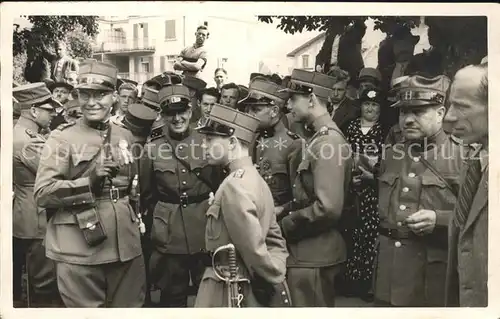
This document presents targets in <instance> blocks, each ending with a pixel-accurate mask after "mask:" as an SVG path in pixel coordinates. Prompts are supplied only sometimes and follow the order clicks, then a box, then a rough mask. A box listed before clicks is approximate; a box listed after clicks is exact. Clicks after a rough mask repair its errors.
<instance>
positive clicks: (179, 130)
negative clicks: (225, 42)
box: [141, 85, 222, 307]
mask: <svg viewBox="0 0 500 319" xmlns="http://www.w3.org/2000/svg"><path fill="white" fill-rule="evenodd" d="M158 98H159V103H160V107H161V114H162V118H163V120H164V123H165V125H164V126H163V127H162V131H161V134H157V135H155V137H152V138H151V140H150V144H149V145H148V146H147V150H148V151H147V152H145V154H144V157H143V159H141V162H142V163H141V172H142V174H143V175H142V176H141V192H142V196H143V197H144V199H143V200H144V202H146V205H147V207H148V208H149V211H150V212H151V213H152V217H153V221H152V229H151V242H152V245H153V251H152V254H151V258H150V260H149V270H150V276H151V277H150V278H151V282H152V284H154V285H155V286H157V287H158V288H160V290H161V296H160V306H161V307H186V306H187V296H188V294H189V280H190V278H191V280H192V282H193V285H194V286H195V287H196V288H197V287H198V285H199V283H200V280H201V276H202V275H203V270H204V266H203V264H202V262H201V259H202V257H203V255H202V254H200V251H201V250H202V249H204V248H205V242H204V234H203V230H204V229H205V222H206V219H205V213H206V211H207V209H208V199H209V194H210V192H215V191H216V190H217V188H218V187H219V184H220V181H221V180H222V169H219V168H217V167H212V166H209V165H208V162H207V160H206V158H205V157H204V156H203V150H202V148H201V144H202V139H203V136H202V135H201V134H199V133H198V132H196V131H193V129H192V128H191V126H190V119H191V116H192V109H191V97H190V94H189V89H188V88H187V87H186V86H184V85H168V86H165V87H163V88H162V89H161V90H160V91H159V93H158Z"/></svg>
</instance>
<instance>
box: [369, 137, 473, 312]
mask: <svg viewBox="0 0 500 319" xmlns="http://www.w3.org/2000/svg"><path fill="white" fill-rule="evenodd" d="M409 143H410V142H406V143H397V144H395V145H393V146H392V147H388V148H386V150H385V153H386V155H385V159H384V160H382V162H381V167H380V175H379V207H378V209H379V214H380V227H382V228H389V229H397V230H400V231H402V232H404V233H407V234H408V235H409V237H408V238H406V239H400V238H394V237H393V238H389V237H386V236H382V235H380V236H379V248H378V249H379V252H378V260H377V270H376V281H375V297H376V298H377V299H379V300H382V301H386V302H390V303H391V304H393V305H396V306H429V307H431V306H444V285H445V276H446V260H447V227H448V220H449V218H450V216H451V212H452V210H453V208H454V206H455V203H456V191H455V190H458V187H459V186H458V185H459V173H460V168H461V166H462V158H463V156H464V155H463V154H466V153H463V154H462V155H461V154H460V152H464V150H463V147H462V146H461V145H459V144H457V143H455V142H454V141H453V140H452V139H451V138H450V137H449V136H448V135H446V134H445V133H444V132H443V131H441V132H440V133H438V135H437V136H436V138H435V141H434V142H433V143H435V144H436V145H437V146H435V147H434V148H432V149H429V150H427V151H425V152H417V151H412V150H409V149H408V148H409V145H410V144H409ZM429 143H431V142H429ZM422 158H423V159H425V160H427V161H428V162H429V163H430V164H431V165H432V166H433V167H434V168H435V169H436V170H437V171H438V172H439V173H440V174H441V175H442V177H443V178H444V179H445V180H446V181H447V183H448V184H449V185H450V186H451V187H452V188H453V189H455V190H454V191H452V190H450V188H448V187H447V185H446V184H445V182H444V181H443V180H442V179H440V178H439V177H438V176H437V175H436V174H434V173H433V172H432V171H431V169H429V168H428V166H427V165H426V164H425V163H424V162H423V161H422ZM422 209H428V210H433V211H435V212H436V227H435V229H434V231H433V233H431V234H428V235H422V236H413V232H411V230H409V229H408V228H407V227H404V225H402V222H403V221H404V220H405V219H406V218H407V217H409V216H410V215H412V214H413V213H415V212H417V211H419V210H422ZM403 238H405V237H403Z"/></svg>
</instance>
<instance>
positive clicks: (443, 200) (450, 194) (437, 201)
mask: <svg viewBox="0 0 500 319" xmlns="http://www.w3.org/2000/svg"><path fill="white" fill-rule="evenodd" d="M448 183H449V185H450V187H452V186H451V185H453V184H458V181H457V180H455V181H451V183H450V182H448ZM450 187H448V186H447V185H446V183H445V182H444V181H443V180H441V179H440V178H439V177H437V176H436V175H434V174H432V173H430V174H429V173H428V172H426V173H425V174H423V175H422V193H421V195H420V196H421V197H420V203H421V207H420V209H424V208H425V209H440V210H452V209H453V208H454V206H455V201H456V196H455V194H454V191H452V190H451V189H450ZM457 188H458V186H457Z"/></svg>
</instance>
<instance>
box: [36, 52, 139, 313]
mask: <svg viewBox="0 0 500 319" xmlns="http://www.w3.org/2000/svg"><path fill="white" fill-rule="evenodd" d="M117 72H118V70H117V69H116V68H115V67H114V66H113V65H110V64H106V63H101V62H93V63H86V64H84V65H82V67H81V68H80V74H79V78H78V83H79V84H78V86H77V89H78V91H79V97H78V100H79V103H80V106H81V108H82V112H83V117H82V118H81V119H79V120H77V121H76V122H72V123H68V124H65V125H61V126H59V127H58V129H56V130H55V131H53V132H52V133H51V135H50V137H49V139H48V140H47V142H46V144H45V147H44V149H43V153H42V159H41V161H40V165H39V170H38V174H37V178H36V182H35V199H36V203H37V204H38V205H39V206H41V207H43V208H46V209H50V210H51V211H52V214H53V215H52V216H51V217H50V220H49V222H48V226H47V235H46V239H45V246H46V254H47V257H49V258H50V259H52V260H54V261H56V262H57V266H56V270H57V283H58V287H59V291H60V294H61V297H62V299H63V301H64V304H65V305H66V306H67V307H141V306H142V305H143V302H144V292H145V271H144V270H145V269H144V260H143V258H142V251H141V242H140V229H139V227H140V219H139V218H138V217H137V216H136V214H135V213H134V210H133V209H132V207H131V205H130V203H129V193H130V189H131V185H132V182H133V178H134V176H135V167H136V166H135V165H134V163H133V156H132V154H131V148H132V143H133V142H134V139H133V137H132V134H131V133H130V131H128V130H127V129H126V128H123V127H120V126H117V125H115V124H112V123H110V122H109V116H110V112H111V108H112V105H113V103H115V102H116V101H117V100H118V94H117V92H116V76H117Z"/></svg>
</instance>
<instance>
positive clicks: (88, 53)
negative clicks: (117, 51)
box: [64, 28, 92, 58]
mask: <svg viewBox="0 0 500 319" xmlns="http://www.w3.org/2000/svg"><path fill="white" fill-rule="evenodd" d="M64 41H65V42H66V46H67V48H68V54H69V55H70V56H71V57H73V58H91V57H92V44H91V43H92V38H91V37H90V36H89V35H87V34H86V33H85V32H83V30H82V28H77V29H75V30H74V31H72V32H70V33H68V35H67V36H66V37H65V39H64Z"/></svg>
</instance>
